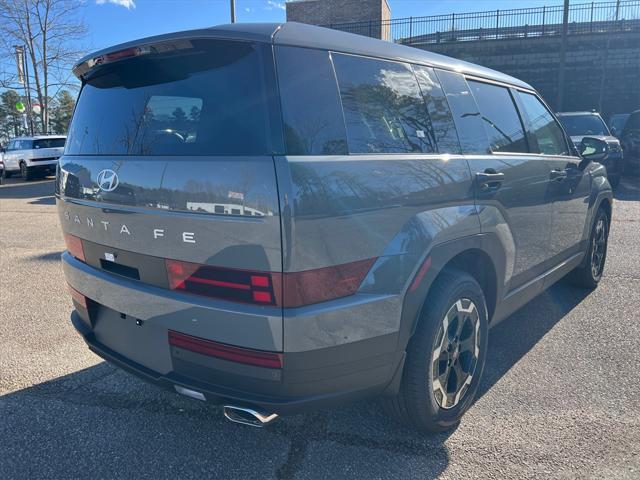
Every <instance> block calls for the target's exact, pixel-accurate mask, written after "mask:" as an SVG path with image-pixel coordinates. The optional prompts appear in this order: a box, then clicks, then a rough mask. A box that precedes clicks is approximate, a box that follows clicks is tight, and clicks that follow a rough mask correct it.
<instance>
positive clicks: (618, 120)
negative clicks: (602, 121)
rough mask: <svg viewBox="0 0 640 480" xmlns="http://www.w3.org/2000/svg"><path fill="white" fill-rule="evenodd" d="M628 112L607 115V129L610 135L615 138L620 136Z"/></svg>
mask: <svg viewBox="0 0 640 480" xmlns="http://www.w3.org/2000/svg"><path fill="white" fill-rule="evenodd" d="M629 115H630V114H629V113H616V114H614V115H611V116H610V117H609V123H608V124H607V125H608V126H609V131H610V132H611V135H613V136H614V137H616V138H620V135H621V134H622V130H624V124H625V123H627V118H629Z"/></svg>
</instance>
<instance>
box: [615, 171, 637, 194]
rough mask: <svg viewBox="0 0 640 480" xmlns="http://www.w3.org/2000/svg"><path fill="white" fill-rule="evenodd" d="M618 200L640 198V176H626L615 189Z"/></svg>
mask: <svg viewBox="0 0 640 480" xmlns="http://www.w3.org/2000/svg"><path fill="white" fill-rule="evenodd" d="M613 198H615V199H616V200H640V176H626V177H624V178H623V179H622V181H621V182H620V184H619V185H618V188H616V189H615V190H614V191H613Z"/></svg>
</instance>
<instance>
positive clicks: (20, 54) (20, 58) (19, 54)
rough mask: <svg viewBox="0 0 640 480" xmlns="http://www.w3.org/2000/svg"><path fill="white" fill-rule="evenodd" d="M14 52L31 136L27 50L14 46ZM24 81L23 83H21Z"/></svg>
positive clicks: (31, 117)
mask: <svg viewBox="0 0 640 480" xmlns="http://www.w3.org/2000/svg"><path fill="white" fill-rule="evenodd" d="M13 48H15V51H16V68H17V69H18V80H19V81H20V83H24V93H25V96H26V97H27V108H26V118H27V128H29V133H30V134H31V136H33V116H32V113H33V112H32V111H31V87H30V85H29V64H28V63H27V55H26V52H27V48H26V47H25V46H24V45H14V47H13ZM21 80H24V81H21Z"/></svg>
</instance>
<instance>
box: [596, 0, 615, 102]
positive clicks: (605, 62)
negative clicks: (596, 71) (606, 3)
mask: <svg viewBox="0 0 640 480" xmlns="http://www.w3.org/2000/svg"><path fill="white" fill-rule="evenodd" d="M619 19H620V0H618V1H617V2H616V18H615V24H614V25H610V26H609V28H607V43H606V44H605V47H604V52H603V59H602V75H600V91H599V92H598V112H600V113H602V103H603V101H604V91H605V87H606V83H607V68H608V66H609V65H608V63H609V62H608V61H609V46H610V45H611V30H613V29H615V28H618V20H619Z"/></svg>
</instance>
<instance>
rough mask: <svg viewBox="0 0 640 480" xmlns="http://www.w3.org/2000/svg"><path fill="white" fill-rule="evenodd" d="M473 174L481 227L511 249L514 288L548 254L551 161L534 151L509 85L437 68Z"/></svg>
mask: <svg viewBox="0 0 640 480" xmlns="http://www.w3.org/2000/svg"><path fill="white" fill-rule="evenodd" d="M438 75H439V77H440V79H441V81H442V83H443V87H444V89H445V91H446V92H447V98H448V100H449V104H450V105H451V109H452V111H453V112H454V118H455V119H456V123H457V127H458V128H457V130H458V134H459V135H460V140H461V144H462V145H463V151H464V152H465V153H467V154H468V159H469V165H470V168H471V173H472V174H473V175H474V176H475V179H476V183H475V188H476V198H477V205H478V209H479V213H480V220H481V224H482V227H483V231H492V232H494V233H496V234H497V235H498V237H499V238H500V239H501V241H502V243H503V246H504V248H505V250H506V252H507V272H506V273H507V281H509V282H510V283H509V286H510V287H511V288H516V287H518V286H519V285H522V284H523V283H525V282H527V281H529V280H531V279H532V278H534V277H535V276H536V275H538V274H539V273H541V271H542V270H543V268H544V263H545V261H546V260H548V258H549V251H548V248H547V244H548V240H549V235H550V227H551V199H550V197H549V193H548V188H549V169H550V164H549V162H547V161H546V160H545V159H541V158H539V156H537V155H534V154H532V153H531V152H530V149H529V142H528V139H527V135H526V133H525V128H524V126H523V123H522V121H521V118H520V116H519V113H518V110H517V109H516V105H515V103H514V99H513V92H511V91H510V89H509V88H507V87H505V86H502V85H497V84H493V83H487V82H484V81H481V80H476V79H470V78H469V79H465V78H464V77H463V76H462V75H459V74H456V73H453V72H440V71H439V72H438Z"/></svg>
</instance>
